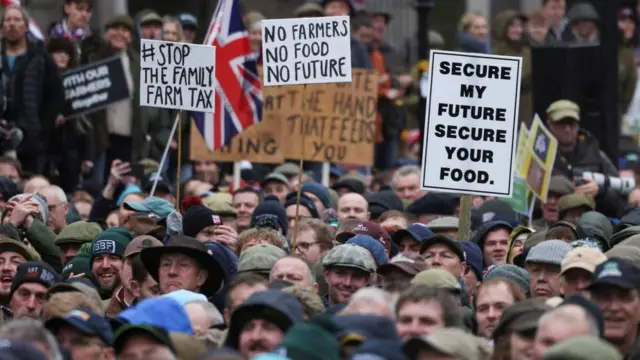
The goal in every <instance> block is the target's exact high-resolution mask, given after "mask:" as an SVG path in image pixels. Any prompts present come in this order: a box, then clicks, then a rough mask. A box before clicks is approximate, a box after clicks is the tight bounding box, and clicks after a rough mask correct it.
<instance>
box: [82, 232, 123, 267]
mask: <svg viewBox="0 0 640 360" xmlns="http://www.w3.org/2000/svg"><path fill="white" fill-rule="evenodd" d="M131 239H132V236H131V233H130V232H129V230H128V229H127V228H124V227H115V228H110V229H108V230H105V231H103V232H101V233H100V234H98V236H96V238H95V239H94V240H93V241H92V242H91V259H90V264H92V263H93V258H94V257H96V256H97V255H101V254H112V255H116V256H119V257H121V258H122V257H124V251H125V250H126V248H127V245H129V241H131Z"/></svg>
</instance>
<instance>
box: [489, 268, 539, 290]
mask: <svg viewBox="0 0 640 360" xmlns="http://www.w3.org/2000/svg"><path fill="white" fill-rule="evenodd" d="M491 279H505V280H509V281H512V282H513V283H514V284H516V285H518V287H519V288H520V290H522V292H523V293H525V294H528V293H529V290H530V289H531V285H530V283H529V272H528V271H527V270H525V269H523V268H521V267H519V266H516V265H511V264H502V265H496V266H493V267H491V268H489V271H487V273H486V274H485V275H484V278H483V279H482V282H487V281H489V280H491Z"/></svg>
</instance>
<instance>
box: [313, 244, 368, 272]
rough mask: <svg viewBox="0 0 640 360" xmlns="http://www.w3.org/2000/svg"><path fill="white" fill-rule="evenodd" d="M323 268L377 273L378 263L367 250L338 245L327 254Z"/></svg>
mask: <svg viewBox="0 0 640 360" xmlns="http://www.w3.org/2000/svg"><path fill="white" fill-rule="evenodd" d="M322 266H324V267H325V268H330V267H333V266H339V267H347V268H355V269H359V270H362V271H366V272H369V273H371V272H374V271H376V263H375V261H374V259H373V256H372V255H371V254H370V253H369V251H367V249H365V248H363V247H361V246H358V245H352V244H344V245H338V246H336V247H334V248H333V249H331V250H329V252H327V255H325V257H324V259H323V260H322Z"/></svg>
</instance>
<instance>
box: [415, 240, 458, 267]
mask: <svg viewBox="0 0 640 360" xmlns="http://www.w3.org/2000/svg"><path fill="white" fill-rule="evenodd" d="M435 244H444V245H446V246H447V247H448V248H449V249H451V251H453V252H454V253H455V254H456V255H457V256H458V258H460V261H461V262H464V261H465V256H464V249H463V248H462V245H461V244H460V243H459V242H457V241H455V240H453V239H451V238H450V237H448V236H446V235H440V234H439V235H433V236H430V237H428V238H426V239H424V241H423V242H422V244H421V245H420V254H422V253H424V252H425V251H427V250H428V249H429V248H430V247H431V246H432V245H435Z"/></svg>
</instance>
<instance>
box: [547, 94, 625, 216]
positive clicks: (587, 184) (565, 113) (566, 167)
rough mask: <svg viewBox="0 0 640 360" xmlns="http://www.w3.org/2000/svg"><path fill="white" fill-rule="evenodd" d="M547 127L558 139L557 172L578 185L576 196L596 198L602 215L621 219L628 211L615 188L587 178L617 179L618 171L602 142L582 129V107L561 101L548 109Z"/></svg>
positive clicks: (554, 166) (555, 163)
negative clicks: (589, 174)
mask: <svg viewBox="0 0 640 360" xmlns="http://www.w3.org/2000/svg"><path fill="white" fill-rule="evenodd" d="M547 127H548V128H549V130H550V131H551V133H552V134H553V136H554V137H555V138H556V139H557V140H558V154H557V157H556V161H555V162H554V164H553V173H554V174H560V175H564V176H565V177H567V178H568V179H573V180H574V182H575V183H576V189H575V192H576V193H580V194H585V195H591V196H593V197H595V199H596V208H597V209H598V211H599V212H601V213H603V214H605V215H607V216H612V217H618V216H619V215H621V214H619V212H620V209H622V208H624V204H623V200H622V198H621V197H620V196H619V195H618V194H616V193H615V191H614V190H613V189H608V188H606V187H605V186H601V185H598V184H597V183H596V182H595V181H594V180H593V179H590V178H585V177H584V176H583V174H584V173H585V172H593V173H598V174H603V175H605V176H607V177H609V176H611V177H616V176H617V175H618V171H617V169H616V167H615V165H614V164H613V162H612V161H611V160H610V159H609V158H608V157H607V155H606V154H605V153H604V152H603V151H602V150H601V149H600V145H599V144H598V141H597V140H596V139H595V138H594V137H593V136H592V135H591V134H590V133H589V132H587V131H586V130H584V129H582V128H580V107H579V106H578V104H576V103H574V102H573V101H570V100H558V101H555V102H554V103H552V104H551V105H549V107H548V108H547Z"/></svg>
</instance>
